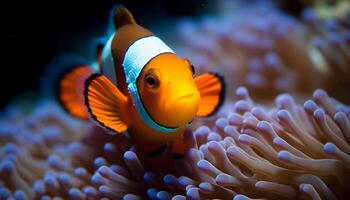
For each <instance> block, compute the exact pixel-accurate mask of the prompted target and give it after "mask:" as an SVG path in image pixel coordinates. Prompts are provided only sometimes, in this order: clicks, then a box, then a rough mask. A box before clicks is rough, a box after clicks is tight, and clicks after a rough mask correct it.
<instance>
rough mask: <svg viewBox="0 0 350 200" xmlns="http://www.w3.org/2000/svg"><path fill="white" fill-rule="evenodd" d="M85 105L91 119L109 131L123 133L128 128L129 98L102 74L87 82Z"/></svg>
mask: <svg viewBox="0 0 350 200" xmlns="http://www.w3.org/2000/svg"><path fill="white" fill-rule="evenodd" d="M84 95H85V105H86V107H87V109H88V112H89V113H90V115H91V117H92V118H93V119H94V120H95V121H96V122H98V124H99V125H101V126H102V127H104V128H106V129H107V130H109V131H113V132H118V133H121V132H123V131H126V130H127V128H128V123H127V105H128V103H127V102H128V98H127V97H126V96H125V95H124V94H123V93H122V92H121V91H120V90H119V89H118V88H117V87H116V86H115V85H114V84H113V83H112V82H111V81H109V80H108V79H107V77H105V76H104V75H101V74H93V75H91V76H90V77H89V78H88V79H87V80H86V81H85V89H84Z"/></svg>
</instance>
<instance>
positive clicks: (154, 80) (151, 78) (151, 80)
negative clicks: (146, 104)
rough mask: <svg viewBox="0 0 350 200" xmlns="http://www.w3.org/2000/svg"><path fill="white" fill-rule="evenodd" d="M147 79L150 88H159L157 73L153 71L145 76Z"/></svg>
mask: <svg viewBox="0 0 350 200" xmlns="http://www.w3.org/2000/svg"><path fill="white" fill-rule="evenodd" d="M145 81H146V84H147V86H148V87H150V88H157V87H158V86H159V79H158V76H157V74H156V73H152V71H151V72H150V73H148V74H147V75H146V76H145Z"/></svg>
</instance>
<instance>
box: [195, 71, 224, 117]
mask: <svg viewBox="0 0 350 200" xmlns="http://www.w3.org/2000/svg"><path fill="white" fill-rule="evenodd" d="M194 81H195V84H196V86H197V88H198V90H199V93H200V96H201V102H200V104H199V109H198V111H197V116H199V117H207V116H210V115H212V114H214V113H215V112H216V111H217V110H218V108H219V107H220V105H221V104H222V102H223V100H224V98H225V97H224V96H225V83H224V80H223V78H222V77H221V76H220V75H218V74H215V73H205V74H202V75H200V76H198V77H196V78H195V79H194Z"/></svg>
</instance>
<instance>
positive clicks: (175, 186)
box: [0, 87, 350, 199]
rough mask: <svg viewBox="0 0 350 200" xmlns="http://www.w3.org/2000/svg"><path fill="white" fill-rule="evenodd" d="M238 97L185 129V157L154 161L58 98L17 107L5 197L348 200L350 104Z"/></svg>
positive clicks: (6, 132)
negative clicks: (24, 109)
mask: <svg viewBox="0 0 350 200" xmlns="http://www.w3.org/2000/svg"><path fill="white" fill-rule="evenodd" d="M236 98H237V99H240V100H239V101H237V102H236V103H235V104H234V105H233V106H232V109H231V110H229V111H228V112H227V114H221V115H220V117H213V118H212V119H211V121H206V122H203V124H206V125H202V126H200V127H198V128H194V130H193V131H190V130H189V131H187V132H186V133H185V134H184V136H183V139H184V141H185V142H186V145H187V148H188V151H187V153H186V155H185V157H184V158H180V159H174V158H173V157H172V156H171V154H170V152H168V151H166V152H164V153H163V154H161V155H160V156H158V157H149V156H147V155H145V154H144V153H143V152H142V151H140V150H139V149H138V147H137V146H136V145H133V143H132V141H130V140H129V139H128V138H127V137H126V136H125V135H122V134H120V135H110V134H107V133H106V132H105V131H104V130H103V129H101V128H98V127H96V126H94V125H93V124H90V123H83V122H77V121H74V120H72V119H70V118H69V117H68V116H65V115H64V114H63V113H61V111H59V109H57V107H56V106H54V105H53V104H49V103H47V104H45V105H42V106H39V107H38V108H37V109H36V110H35V111H34V113H32V114H30V115H29V116H26V115H24V114H23V113H21V112H20V111H12V112H10V113H9V114H8V115H7V116H8V117H4V118H3V119H2V124H3V125H2V126H1V127H2V129H1V135H0V141H1V144H2V147H1V154H0V155H1V164H0V174H1V177H2V179H1V181H0V185H1V189H0V191H1V192H0V197H1V198H4V199H6V198H9V197H13V198H15V199H50V198H63V199H65V198H71V199H100V198H109V199H122V198H123V199H143V198H149V199H171V198H172V199H186V198H188V199H204V198H220V199H232V198H236V199H242V198H243V199H245V198H246V199H248V197H249V198H268V199H280V198H290V199H295V198H308V197H310V198H312V199H321V198H325V199H346V198H347V197H349V195H350V194H349V192H348V191H347V190H346V186H347V185H346V184H347V182H348V181H349V179H350V174H349V173H350V122H349V116H350V107H348V106H346V105H344V104H342V103H340V102H338V101H337V100H335V99H333V98H330V97H328V95H327V93H326V92H325V91H323V90H316V91H315V92H314V95H313V98H312V99H311V100H307V101H306V102H305V103H304V105H300V104H298V103H296V102H295V101H294V99H293V98H292V96H291V95H288V94H281V95H279V96H278V97H277V98H276V100H275V106H272V107H271V106H264V105H257V104H255V103H254V102H253V100H252V98H251V97H250V96H249V94H248V91H247V90H246V89H245V88H243V87H240V88H238V89H237V90H236ZM11 113H14V114H12V115H17V116H16V117H15V118H13V116H11ZM19 116H21V117H19ZM14 119H17V120H14ZM10 121H11V122H12V123H13V124H12V125H10V124H8V122H10ZM4 124H8V126H6V125H4ZM13 125H15V126H13ZM13 127H16V128H13ZM73 127H74V129H72V128H73Z"/></svg>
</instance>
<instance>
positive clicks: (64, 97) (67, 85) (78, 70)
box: [57, 65, 94, 120]
mask: <svg viewBox="0 0 350 200" xmlns="http://www.w3.org/2000/svg"><path fill="white" fill-rule="evenodd" d="M93 72H94V71H93V69H92V68H91V67H90V66H88V65H77V66H75V67H74V68H72V69H70V70H68V71H66V72H65V73H63V74H62V75H61V78H60V79H59V81H58V84H57V99H58V101H59V102H60V104H61V105H62V107H63V108H64V109H65V110H66V111H67V112H68V113H69V114H71V115H72V116H74V117H77V118H79V119H82V120H88V119H89V113H88V111H87V108H86V106H85V104H84V84H85V80H86V79H87V78H88V77H89V76H90V75H91V74H93Z"/></svg>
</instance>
